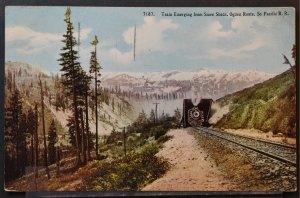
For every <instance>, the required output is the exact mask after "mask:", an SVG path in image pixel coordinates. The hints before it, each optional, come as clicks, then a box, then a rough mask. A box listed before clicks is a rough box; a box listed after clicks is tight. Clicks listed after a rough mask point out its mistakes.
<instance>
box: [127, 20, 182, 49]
mask: <svg viewBox="0 0 300 198" xmlns="http://www.w3.org/2000/svg"><path fill="white" fill-rule="evenodd" d="M178 27H179V25H178V24H177V23H174V22H173V21H172V20H171V19H162V20H159V21H158V20H156V18H155V17H144V24H143V25H141V26H138V27H136V49H137V51H138V52H142V51H148V50H151V51H152V52H153V51H163V50H166V38H167V34H166V31H167V30H176V29H177V28H178ZM123 38H124V41H125V42H126V43H127V44H132V45H133V42H134V41H133V40H134V27H130V28H128V29H127V30H126V31H125V32H124V33H123Z"/></svg>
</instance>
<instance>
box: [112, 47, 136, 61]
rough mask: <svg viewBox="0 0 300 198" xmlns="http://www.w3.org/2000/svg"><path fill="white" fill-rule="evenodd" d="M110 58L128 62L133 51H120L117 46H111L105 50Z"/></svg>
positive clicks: (131, 57)
mask: <svg viewBox="0 0 300 198" xmlns="http://www.w3.org/2000/svg"><path fill="white" fill-rule="evenodd" d="M107 54H108V56H109V58H110V60H113V61H114V62H120V63H129V62H130V61H132V59H133V51H128V52H121V51H120V50H119V49H117V48H112V49H110V50H109V51H108V52H107Z"/></svg>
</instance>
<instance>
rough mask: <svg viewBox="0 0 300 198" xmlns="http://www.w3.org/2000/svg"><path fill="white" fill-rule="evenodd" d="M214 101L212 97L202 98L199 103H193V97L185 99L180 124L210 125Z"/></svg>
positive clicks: (185, 126) (193, 125)
mask: <svg viewBox="0 0 300 198" xmlns="http://www.w3.org/2000/svg"><path fill="white" fill-rule="evenodd" d="M212 103H213V100H212V99H210V98H206V99H201V100H200V102H199V103H198V104H197V105H194V104H193V102H192V99H184V100H183V113H182V118H181V121H180V126H183V128H187V127H201V126H203V127H209V126H210V124H209V118H210V115H211V106H212Z"/></svg>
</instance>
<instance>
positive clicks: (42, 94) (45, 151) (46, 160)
mask: <svg viewBox="0 0 300 198" xmlns="http://www.w3.org/2000/svg"><path fill="white" fill-rule="evenodd" d="M39 85H40V89H41V106H42V126H43V142H44V163H45V166H46V173H47V177H48V179H50V173H49V167H48V153H47V143H46V126H45V107H44V91H43V84H42V80H41V79H40V82H39Z"/></svg>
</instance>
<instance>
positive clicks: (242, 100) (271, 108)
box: [216, 70, 296, 137]
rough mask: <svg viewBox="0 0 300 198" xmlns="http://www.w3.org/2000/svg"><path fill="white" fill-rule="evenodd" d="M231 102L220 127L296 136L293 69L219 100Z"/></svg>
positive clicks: (222, 102) (218, 125)
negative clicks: (251, 129) (252, 129)
mask: <svg viewBox="0 0 300 198" xmlns="http://www.w3.org/2000/svg"><path fill="white" fill-rule="evenodd" d="M218 102H220V104H221V105H222V106H225V105H230V108H229V113H228V114H227V115H225V116H224V117H223V118H222V119H221V120H220V121H219V122H218V123H217V124H216V127H219V128H233V129H238V128H255V129H259V130H261V131H265V132H267V131H272V132H273V133H274V134H277V133H283V134H285V135H286V136H289V137H295V136H296V87H295V80H294V77H293V73H292V72H291V70H288V71H287V72H284V73H282V74H280V75H278V76H276V77H274V78H272V79H270V80H268V81H265V82H263V83H260V84H257V85H255V86H253V87H251V88H247V89H244V90H242V91H239V92H237V93H234V94H232V95H229V96H225V97H223V98H221V99H219V100H218Z"/></svg>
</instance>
